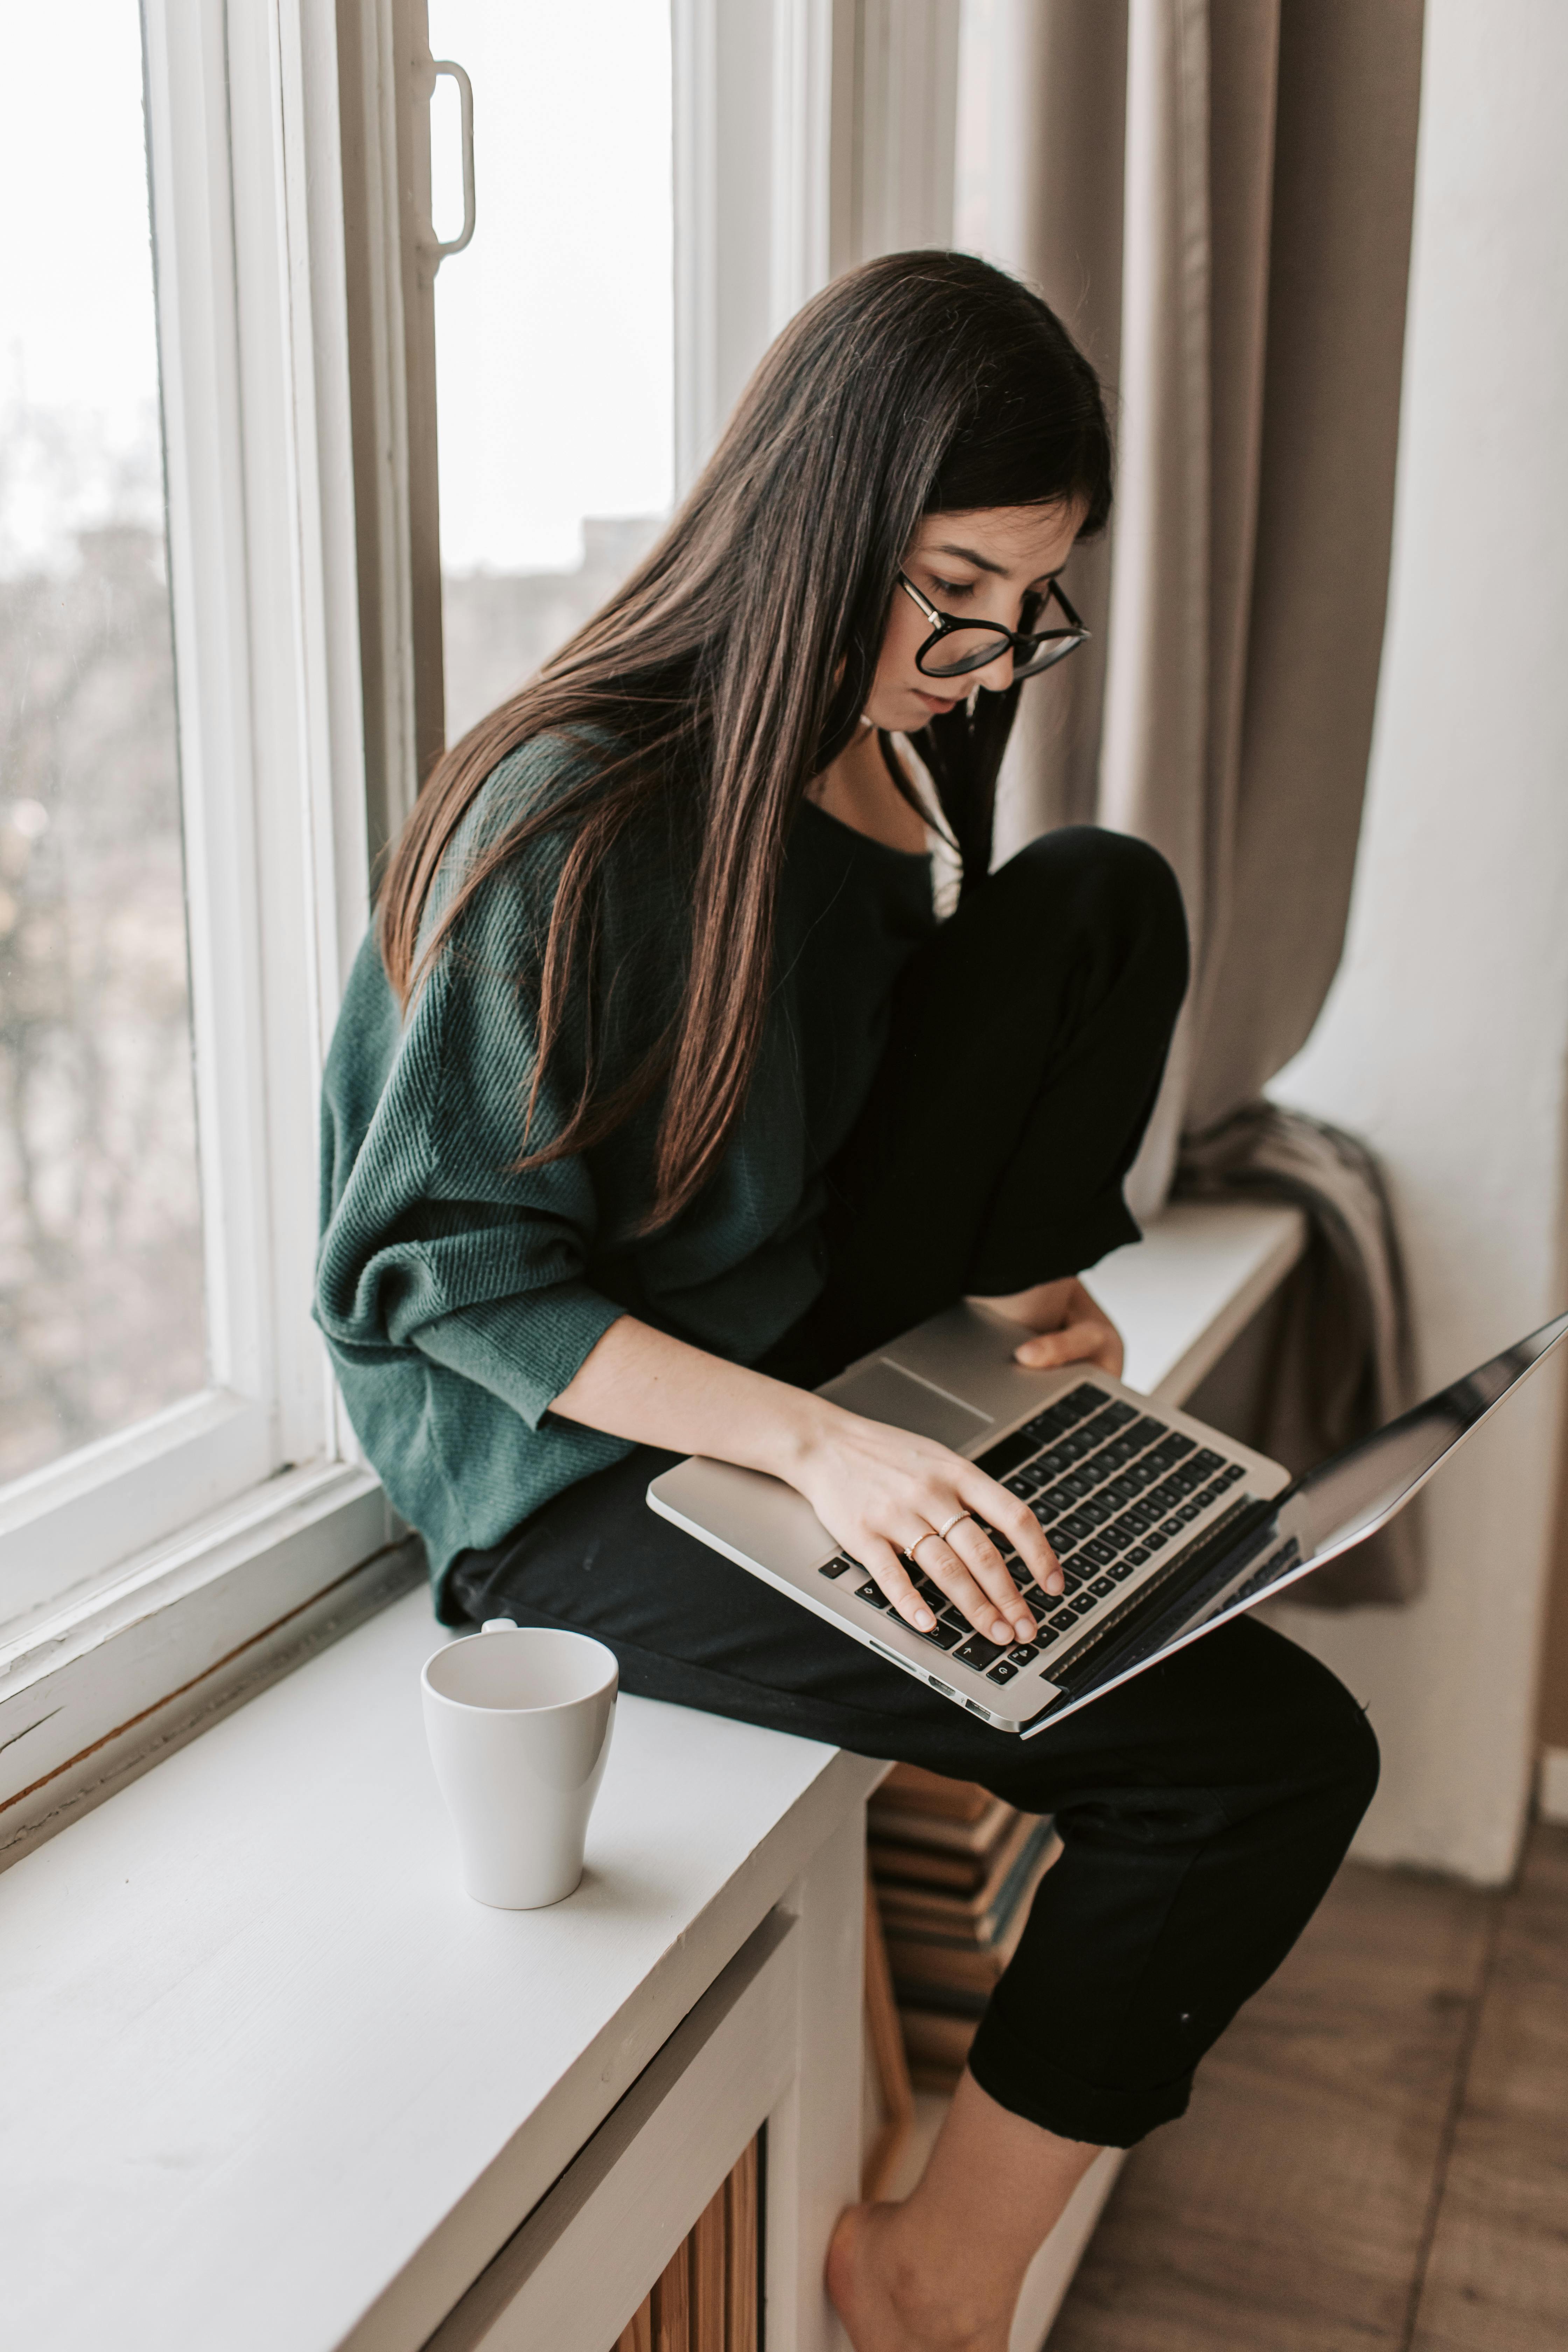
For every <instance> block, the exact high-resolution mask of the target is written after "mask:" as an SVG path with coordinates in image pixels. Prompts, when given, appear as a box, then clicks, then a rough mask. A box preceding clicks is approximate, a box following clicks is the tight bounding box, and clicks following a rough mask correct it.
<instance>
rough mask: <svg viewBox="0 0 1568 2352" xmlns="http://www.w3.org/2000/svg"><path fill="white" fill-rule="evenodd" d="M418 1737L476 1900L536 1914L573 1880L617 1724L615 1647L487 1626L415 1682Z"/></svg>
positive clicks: (538, 1630)
mask: <svg viewBox="0 0 1568 2352" xmlns="http://www.w3.org/2000/svg"><path fill="white" fill-rule="evenodd" d="M420 1679H421V1683H422V1685H423V1691H424V1700H425V1729H426V1736H427V1737H428V1738H429V1742H430V1758H431V1761H432V1762H433V1764H434V1765H435V1767H436V1779H437V1783H438V1784H439V1787H440V1790H441V1794H442V1796H443V1797H444V1798H445V1799H446V1801H447V1811H448V1812H449V1813H450V1814H451V1816H452V1821H453V1823H454V1825H455V1827H456V1829H457V1832H458V1852H459V1853H460V1855H461V1857H462V1866H463V1884H464V1885H465V1886H466V1887H467V1888H468V1893H469V1894H470V1895H472V1896H473V1897H474V1899H475V1901H476V1902H478V1903H489V1904H493V1905H494V1906H496V1907H497V1908H498V1909H500V1910H502V1911H537V1910H541V1909H542V1907H543V1906H544V1905H545V1904H547V1903H559V1902H560V1901H561V1900H562V1899H563V1896H565V1895H570V1894H571V1892H572V1890H573V1888H574V1886H575V1885H576V1884H577V1882H578V1880H579V1879H580V1878H581V1877H582V1875H583V1847H584V1840H585V1838H586V1836H587V1832H588V1815H589V1814H590V1812H591V1811H593V1808H594V1799H595V1796H597V1794H598V1790H599V1782H600V1780H601V1779H602V1778H603V1776H604V1770H605V1758H606V1757H607V1756H608V1754H609V1752H610V1733H611V1731H612V1730H613V1728H614V1727H615V1720H616V1680H617V1669H616V1655H615V1652H614V1651H613V1650H607V1649H606V1648H605V1644H604V1643H602V1642H595V1641H592V1640H591V1639H590V1638H589V1636H588V1635H587V1634H585V1633H553V1632H549V1631H546V1630H545V1629H544V1628H542V1627H538V1626H532V1625H525V1626H518V1625H514V1624H513V1623H512V1622H511V1621H510V1618H504V1617H503V1618H491V1619H490V1620H489V1622H488V1623H487V1624H486V1625H485V1627H484V1629H483V1630H482V1632H480V1633H471V1634H469V1635H468V1636H467V1637H466V1638H465V1639H464V1640H462V1641H459V1642H451V1643H447V1647H446V1648H445V1649H443V1650H437V1653H436V1654H435V1656H434V1657H433V1658H430V1659H429V1660H427V1661H426V1667H425V1672H424V1674H423V1675H422V1676H421V1678H420Z"/></svg>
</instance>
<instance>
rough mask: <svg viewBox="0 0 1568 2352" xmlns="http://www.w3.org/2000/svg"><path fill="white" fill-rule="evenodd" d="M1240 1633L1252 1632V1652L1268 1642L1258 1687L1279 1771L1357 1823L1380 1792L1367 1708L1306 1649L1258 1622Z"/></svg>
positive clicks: (1377, 1757)
mask: <svg viewBox="0 0 1568 2352" xmlns="http://www.w3.org/2000/svg"><path fill="white" fill-rule="evenodd" d="M1238 1630H1239V1629H1238ZM1245 1630H1246V1632H1247V1633H1248V1634H1249V1635H1251V1636H1253V1637H1254V1642H1253V1648H1254V1651H1255V1653H1259V1652H1261V1651H1262V1643H1267V1644H1268V1649H1267V1652H1266V1653H1263V1655H1265V1656H1266V1657H1267V1664H1268V1668H1269V1669H1271V1671H1268V1672H1266V1673H1265V1674H1264V1675H1261V1676H1259V1678H1258V1685H1256V1686H1255V1687H1257V1689H1258V1696H1259V1697H1260V1699H1261V1700H1262V1702H1263V1704H1262V1706H1261V1709H1260V1717H1259V1720H1260V1721H1266V1722H1267V1725H1268V1735H1267V1736H1268V1740H1269V1742H1270V1744H1271V1747H1272V1750H1273V1758H1274V1769H1275V1770H1276V1772H1277V1774H1278V1775H1279V1778H1280V1779H1281V1780H1288V1781H1290V1782H1293V1783H1296V1784H1298V1785H1305V1786H1307V1787H1310V1789H1312V1790H1316V1791H1317V1792H1319V1794H1320V1796H1321V1801H1322V1802H1323V1803H1324V1804H1325V1805H1327V1806H1328V1807H1330V1808H1331V1809H1332V1810H1334V1811H1342V1812H1343V1813H1344V1814H1345V1815H1346V1816H1347V1817H1348V1818H1349V1819H1351V1820H1352V1822H1359V1821H1360V1819H1361V1817H1362V1815H1363V1813H1364V1812H1365V1811H1366V1809H1367V1807H1368V1806H1369V1805H1370V1804H1371V1802H1372V1801H1373V1797H1374V1795H1375V1794H1376V1792H1377V1782H1378V1775H1379V1772H1380V1769H1381V1767H1382V1757H1381V1755H1380V1753H1379V1749H1378V1745H1377V1735H1376V1733H1375V1732H1374V1731H1373V1727H1372V1725H1371V1724H1370V1722H1369V1721H1368V1720H1367V1717H1366V1711H1365V1709H1364V1708H1363V1707H1362V1706H1358V1705H1357V1703H1356V1701H1355V1700H1354V1699H1353V1698H1352V1696H1351V1694H1350V1692H1349V1691H1348V1690H1347V1689H1346V1688H1345V1686H1344V1685H1343V1683H1342V1682H1341V1680H1340V1678H1339V1676H1338V1675H1335V1674H1333V1673H1332V1672H1331V1670H1330V1669H1329V1668H1328V1667H1327V1666H1325V1665H1324V1664H1322V1662H1321V1659H1318V1658H1315V1657H1313V1656H1312V1654H1311V1653H1310V1651H1308V1650H1303V1649H1302V1648H1300V1645H1299V1644H1298V1643H1294V1642H1291V1641H1288V1640H1287V1639H1286V1638H1285V1637H1284V1636H1283V1635H1282V1634H1279V1633H1273V1632H1272V1631H1271V1630H1270V1629H1268V1628H1267V1627H1264V1626H1261V1625H1258V1623H1257V1622H1256V1621H1253V1622H1250V1623H1248V1624H1247V1627H1246V1629H1245ZM1259 1637H1260V1638H1259ZM1260 1662H1261V1661H1260V1659H1259V1657H1258V1656H1257V1655H1255V1657H1254V1658H1253V1660H1252V1661H1251V1663H1252V1664H1254V1665H1255V1666H1256V1665H1257V1664H1258V1663H1260Z"/></svg>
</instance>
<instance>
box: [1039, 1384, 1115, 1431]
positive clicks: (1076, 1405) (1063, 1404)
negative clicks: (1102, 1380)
mask: <svg viewBox="0 0 1568 2352" xmlns="http://www.w3.org/2000/svg"><path fill="white" fill-rule="evenodd" d="M1104 1395H1105V1391H1104V1390H1103V1389H1097V1388H1095V1387H1093V1386H1092V1385H1091V1384H1090V1383H1089V1381H1084V1383H1083V1385H1082V1387H1081V1388H1076V1389H1074V1390H1072V1391H1071V1392H1070V1394H1068V1395H1067V1396H1065V1397H1058V1399H1057V1401H1056V1402H1055V1404H1054V1405H1053V1406H1052V1407H1051V1411H1052V1412H1059V1413H1061V1414H1062V1415H1063V1417H1064V1425H1065V1423H1070V1422H1074V1421H1081V1420H1082V1419H1083V1416H1084V1414H1085V1413H1086V1412H1093V1410H1094V1408H1095V1406H1096V1405H1097V1404H1099V1403H1100V1402H1101V1401H1102V1400H1103V1398H1104Z"/></svg>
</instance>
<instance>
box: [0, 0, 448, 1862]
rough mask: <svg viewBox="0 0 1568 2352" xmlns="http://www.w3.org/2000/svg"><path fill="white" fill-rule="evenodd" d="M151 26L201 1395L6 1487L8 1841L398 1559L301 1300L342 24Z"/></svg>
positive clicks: (347, 701) (318, 1054)
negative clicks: (198, 1226)
mask: <svg viewBox="0 0 1568 2352" xmlns="http://www.w3.org/2000/svg"><path fill="white" fill-rule="evenodd" d="M143 23H144V37H145V47H146V92H147V127H148V139H149V146H150V151H151V163H152V182H153V217H154V245H155V252H156V261H157V284H158V309H159V341H160V354H161V362H162V379H163V408H164V420H165V444H166V457H167V472H168V498H169V538H170V577H171V593H172V600H173V606H174V649H175V664H176V674H177V679H178V706H179V741H180V760H181V777H182V793H183V803H184V836H185V860H186V877H187V900H188V909H189V937H190V970H191V999H192V1025H193V1033H194V1039H195V1087H196V1100H197V1115H198V1129H199V1134H200V1139H201V1159H202V1190H203V1207H204V1230H205V1277H206V1300H207V1312H208V1328H209V1334H210V1342H209V1349H210V1363H211V1385H210V1386H209V1387H208V1388H207V1389H206V1390H205V1391H203V1392H202V1393H201V1394H199V1395H197V1396H194V1397H191V1398H188V1399H186V1400H184V1401H183V1402H180V1403H178V1404H175V1405H174V1406H171V1407H170V1408H169V1409H168V1410H167V1411H165V1412H161V1413H159V1414H156V1415H155V1416H153V1418H152V1419H150V1420H148V1421H146V1422H143V1423H141V1424H139V1425H138V1426H136V1427H134V1428H132V1429H130V1430H128V1431H125V1432H123V1433H120V1434H118V1435H116V1436H113V1437H110V1438H107V1439H104V1440H102V1441H101V1442H100V1443H99V1444H95V1445H91V1446H89V1447H86V1448H83V1449H82V1450H81V1451H79V1452H78V1453H75V1454H71V1455H70V1456H68V1458H67V1459H66V1460H65V1461H63V1462H61V1463H58V1464H52V1465H48V1466H47V1467H46V1468H45V1469H43V1470H40V1471H38V1472H37V1473H36V1474H34V1475H32V1476H30V1477H28V1478H26V1479H23V1480H20V1481H17V1482H16V1484H15V1485H13V1486H10V1487H8V1488H7V1489H6V1491H5V1495H4V1497H3V1498H0V1593H4V1595H5V1602H6V1608H5V1624H4V1627H3V1628H0V1856H4V1855H5V1853H6V1852H7V1851H10V1852H13V1853H14V1851H15V1850H16V1843H17V1842H18V1841H19V1840H20V1841H22V1842H24V1843H25V1842H30V1838H31V1836H32V1834H33V1833H35V1832H36V1830H37V1826H38V1824H39V1823H40V1822H47V1823H51V1824H52V1823H55V1822H58V1820H59V1819H60V1818H62V1817H65V1816H66V1815H68V1813H69V1812H70V1811H73V1810H75V1809H77V1807H78V1806H79V1804H80V1803H81V1802H85V1801H92V1799H93V1798H94V1797H95V1796H97V1795H99V1794H101V1793H104V1792H105V1791H106V1790H107V1788H108V1787H109V1786H110V1785H113V1784H114V1783H115V1781H116V1780H117V1779H118V1778H121V1777H124V1774H125V1772H126V1771H127V1770H130V1769H141V1767H142V1763H143V1762H144V1761H146V1760H149V1759H150V1758H151V1756H152V1755H153V1754H155V1753H157V1752H161V1748H162V1747H163V1745H165V1744H166V1743H167V1741H168V1739H169V1738H174V1737H179V1736H184V1732H185V1730H187V1729H188V1727H189V1726H190V1725H191V1724H192V1723H194V1722H195V1721H197V1720H199V1719H201V1718H202V1717H203V1716H204V1714H205V1713H208V1712H210V1711H211V1708H212V1706H214V1705H215V1704H216V1701H217V1697H218V1694H219V1692H220V1690H232V1689H234V1688H236V1687H238V1686H239V1685H242V1684H243V1683H244V1681H245V1679H246V1677H247V1675H253V1674H254V1673H255V1672H256V1671H257V1670H258V1665H259V1661H258V1658H256V1657H255V1656H253V1655H252V1654H251V1653H252V1652H253V1651H255V1650H256V1648H257V1646H258V1644H260V1645H262V1646H263V1647H269V1652H270V1653H276V1654H279V1655H283V1654H289V1652H290V1650H291V1648H293V1647H294V1646H297V1644H298V1643H299V1641H300V1639H301V1638H303V1636H304V1634H305V1633H306V1632H307V1631H308V1630H309V1626H310V1625H313V1624H315V1623H317V1622H318V1621H320V1622H333V1623H341V1622H343V1621H344V1619H345V1614H346V1612H350V1611H351V1609H352V1606H353V1598H352V1596H351V1595H350V1594H349V1593H348V1592H347V1591H346V1590H345V1582H346V1581H352V1580H353V1579H354V1578H355V1577H356V1576H360V1577H361V1581H362V1583H363V1589H364V1591H366V1593H367V1594H368V1593H381V1594H383V1596H384V1591H385V1590H386V1589H387V1588H388V1586H389V1580H390V1582H391V1583H392V1584H396V1583H399V1582H402V1581H405V1580H406V1578H407V1576H408V1575H409V1574H410V1573H412V1572H414V1571H413V1568H412V1564H411V1563H410V1561H409V1560H408V1559H407V1558H406V1555H405V1551H404V1550H401V1549H394V1548H395V1547H397V1545H398V1541H399V1538H400V1536H401V1533H402V1530H401V1529H400V1528H399V1527H398V1526H397V1524H396V1522H395V1519H394V1518H393V1517H392V1515H391V1513H390V1511H389V1509H388V1507H387V1505H386V1503H385V1501H384V1496H383V1495H382V1492H381V1488H380V1486H379V1482H378V1481H377V1480H376V1479H375V1478H374V1475H372V1474H371V1473H370V1472H369V1470H368V1469H367V1468H366V1467H365V1465H364V1464H363V1461H362V1460H361V1459H360V1458H359V1456H358V1454H357V1449H356V1447H355V1445H354V1443H353V1436H352V1433H351V1432H350V1430H349V1428H348V1425H347V1423H346V1421H345V1419H344V1417H343V1415H342V1408H341V1404H340V1403H339V1401H338V1399H337V1396H336V1391H335V1389H334V1386H333V1383H332V1381H331V1374H330V1368H329V1364H328V1360H327V1357H326V1352H325V1349H324V1348H323V1347H322V1345H321V1340H320V1338H319V1335H318V1334H317V1333H316V1331H315V1330H314V1328H313V1327H312V1326H311V1324H310V1319H309V1307H310V1293H311V1279H312V1270H313V1265H314V1257H315V1246H316V1232H315V1218H316V1177H315V1169H316V1154H317V1101H318V1097H319V1090H320V1084H321V1066H322V1061H323V1057H324V1055H325V1051H326V1046H327V1044H328V1041H329V1039H330V1036H331V1026H332V1022H333V1019H334V1017H335V1014H336V1010H337V1005H338V1003H339V999H340V996H341V992H342V984H343V981H344V978H345V975H346V971H347V968H348V964H349V961H350V960H351V958H352V956H353V952H354V950H355V949H356V947H357V945H358V942H359V940H360V938H361V936H362V934H363V929H364V927H365V922H366V919H367V913H368V857H367V850H366V827H365V786H364V761H363V740H362V721H361V706H360V660H359V625H358V610H357V597H356V556H355V539H354V511H353V467H352V453H351V447H350V425H349V395H348V352H347V328H346V320H345V300H344V276H343V255H342V226H341V205H340V204H339V202H338V200H337V192H338V189H339V186H340V179H341V175H340V168H339V145H338V119H337V84H336V29H335V22H334V14H333V9H332V6H331V0H144V6H143ZM367 1565H368V1569H369V1573H368V1574H362V1571H364V1570H366V1569H367ZM307 1621H308V1622H307ZM182 1696H184V1697H185V1698H186V1699H187V1700H188V1704H187V1705H186V1706H184V1707H183V1708H182V1707H180V1706H178V1705H175V1704H174V1702H176V1701H178V1700H179V1699H180V1698H181V1697H182ZM171 1710H172V1711H171Z"/></svg>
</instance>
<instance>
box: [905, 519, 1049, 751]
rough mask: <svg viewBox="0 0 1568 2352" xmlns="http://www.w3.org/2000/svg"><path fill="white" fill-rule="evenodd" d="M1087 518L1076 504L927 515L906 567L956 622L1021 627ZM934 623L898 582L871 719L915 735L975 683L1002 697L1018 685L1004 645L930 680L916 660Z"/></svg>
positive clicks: (964, 697)
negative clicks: (1032, 599) (1033, 596)
mask: <svg viewBox="0 0 1568 2352" xmlns="http://www.w3.org/2000/svg"><path fill="white" fill-rule="evenodd" d="M1082 520H1083V509H1082V508H1081V507H1080V506H1079V505H1077V504H1074V505H1072V506H1054V507H984V508H980V509H977V510H975V511H974V512H973V513H969V514H933V515H927V516H926V518H925V520H924V521H923V522H922V523H921V527H920V530H918V531H917V532H916V534H915V537H914V540H913V541H912V542H911V544H910V548H909V550H908V551H907V553H906V554H905V557H904V564H903V568H904V570H905V572H907V573H908V574H909V576H910V579H911V580H912V581H913V582H914V583H915V586H916V587H917V588H918V589H919V590H920V592H921V595H922V596H925V597H928V598H929V599H930V601H931V604H934V605H935V606H936V608H937V610H938V611H939V612H941V613H949V614H952V617H953V619H954V620H961V621H1000V622H1001V624H1002V625H1003V627H1004V628H1007V629H1016V628H1017V627H1018V626H1019V625H1020V622H1021V620H1022V617H1023V610H1024V599H1025V597H1026V596H1027V595H1028V594H1029V593H1030V591H1031V590H1033V591H1034V592H1035V593H1039V592H1040V591H1041V590H1043V589H1044V588H1045V586H1046V585H1047V582H1048V581H1049V580H1050V578H1051V576H1052V575H1053V573H1055V572H1059V571H1060V570H1061V567H1062V565H1063V564H1064V563H1065V562H1067V560H1068V555H1069V554H1070V553H1071V551H1072V544H1073V541H1074V540H1075V539H1076V538H1077V537H1078V533H1079V524H1080V523H1081V522H1082ZM930 635H931V623H930V622H929V621H928V620H927V619H926V617H925V615H924V614H923V613H922V612H921V609H920V607H919V605H918V604H915V602H914V600H913V598H912V597H910V596H907V595H906V594H905V593H904V591H903V589H902V588H895V589H894V591H893V602H892V607H891V610H890V611H889V614H888V627H887V634H886V635H885V636H884V637H883V639H882V651H881V654H880V656H879V659H878V663H877V675H876V677H875V678H874V679H873V681H872V685H871V692H870V694H869V696H868V698H867V703H866V717H867V718H868V719H869V720H870V721H871V723H872V725H873V726H875V727H882V728H886V729H887V730H888V731H889V733H890V734H903V735H913V734H917V733H918V732H919V730H921V728H922V727H924V726H925V725H926V723H927V721H928V720H930V719H934V718H936V717H937V716H938V715H939V714H940V713H941V712H942V711H944V710H952V709H953V708H954V706H955V705H956V704H957V703H960V702H964V701H967V700H968V698H969V696H970V694H971V693H972V692H973V689H974V688H975V687H977V686H983V687H984V688H987V689H988V691H990V692H991V693H993V694H1000V693H1002V692H1004V691H1005V689H1006V688H1008V687H1009V686H1011V685H1012V683H1013V656H1012V651H1011V648H1006V649H1005V650H1004V651H1003V652H1002V653H1001V654H1000V655H999V656H997V658H996V660H995V661H994V662H990V663H988V664H987V666H986V667H985V668H984V669H977V670H970V671H968V672H967V673H966V674H965V676H964V677H955V678H945V677H927V676H926V675H925V673H924V672H923V671H922V670H921V669H918V668H917V667H916V666H915V656H916V655H917V654H918V653H919V651H920V649H921V646H923V645H924V643H925V641H926V639H927V638H928V637H929V636H930Z"/></svg>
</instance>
